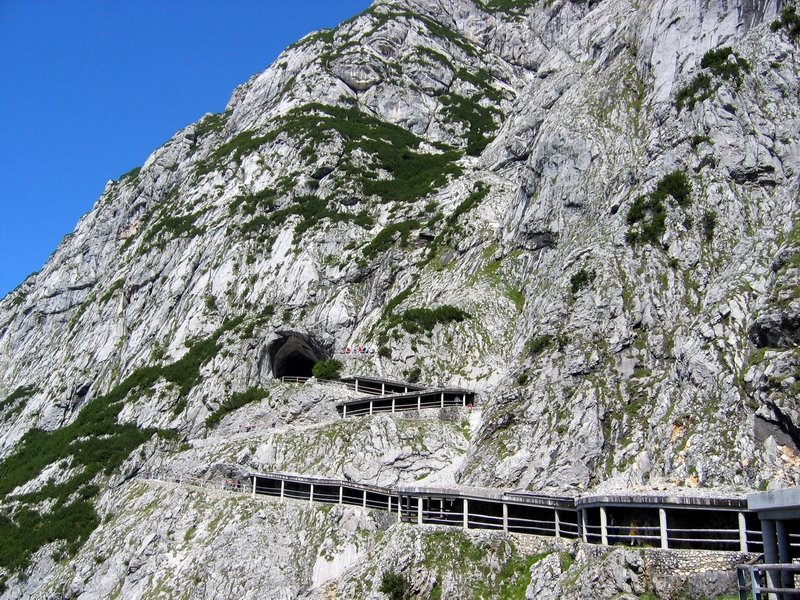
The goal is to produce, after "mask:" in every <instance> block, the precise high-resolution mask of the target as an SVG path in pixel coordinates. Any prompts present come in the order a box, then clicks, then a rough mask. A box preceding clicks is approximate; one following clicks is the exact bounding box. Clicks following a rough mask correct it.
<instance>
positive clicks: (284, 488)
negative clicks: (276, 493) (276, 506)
mask: <svg viewBox="0 0 800 600" xmlns="http://www.w3.org/2000/svg"><path fill="white" fill-rule="evenodd" d="M285 491H286V482H285V481H284V480H283V479H281V500H283V494H284V492H285Z"/></svg>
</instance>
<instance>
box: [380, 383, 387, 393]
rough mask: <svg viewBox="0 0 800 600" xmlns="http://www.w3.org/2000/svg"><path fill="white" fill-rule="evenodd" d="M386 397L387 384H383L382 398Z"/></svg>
mask: <svg viewBox="0 0 800 600" xmlns="http://www.w3.org/2000/svg"><path fill="white" fill-rule="evenodd" d="M385 395H386V384H385V383H382V384H381V396H385Z"/></svg>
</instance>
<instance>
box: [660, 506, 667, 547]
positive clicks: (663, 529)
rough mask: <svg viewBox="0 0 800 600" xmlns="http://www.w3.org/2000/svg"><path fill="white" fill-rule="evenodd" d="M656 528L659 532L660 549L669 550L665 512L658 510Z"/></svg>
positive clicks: (661, 509)
mask: <svg viewBox="0 0 800 600" xmlns="http://www.w3.org/2000/svg"><path fill="white" fill-rule="evenodd" d="M658 528H659V531H660V532H661V547H662V548H669V528H668V527H667V511H666V510H664V509H663V508H659V509H658Z"/></svg>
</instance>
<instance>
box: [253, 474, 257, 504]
mask: <svg viewBox="0 0 800 600" xmlns="http://www.w3.org/2000/svg"><path fill="white" fill-rule="evenodd" d="M255 497H256V476H255V475H253V498H255Z"/></svg>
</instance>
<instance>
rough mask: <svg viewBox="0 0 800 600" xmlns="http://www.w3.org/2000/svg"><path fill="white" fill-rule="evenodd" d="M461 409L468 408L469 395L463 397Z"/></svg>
mask: <svg viewBox="0 0 800 600" xmlns="http://www.w3.org/2000/svg"><path fill="white" fill-rule="evenodd" d="M461 408H467V395H466V394H464V395H463V396H461Z"/></svg>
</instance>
